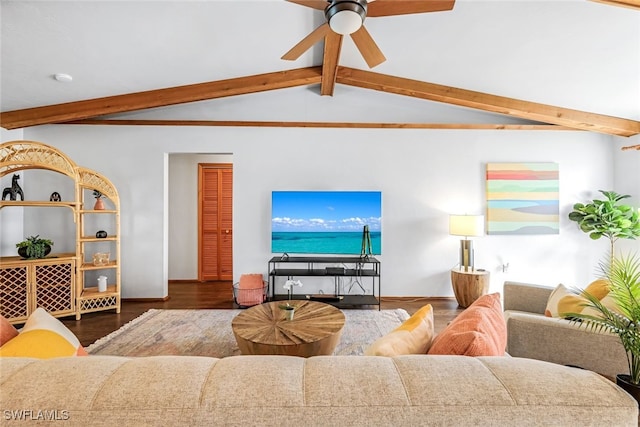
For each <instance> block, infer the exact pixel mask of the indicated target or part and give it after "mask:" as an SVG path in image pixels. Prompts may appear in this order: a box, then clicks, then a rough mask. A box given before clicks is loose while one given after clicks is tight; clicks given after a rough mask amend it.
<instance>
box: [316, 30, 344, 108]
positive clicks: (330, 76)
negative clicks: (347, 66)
mask: <svg viewBox="0 0 640 427" xmlns="http://www.w3.org/2000/svg"><path fill="white" fill-rule="evenodd" d="M341 50H342V36H341V35H340V34H337V33H334V32H333V31H329V33H328V34H327V36H326V37H325V38H324V54H323V60H322V84H321V86H320V95H329V96H333V90H334V89H335V86H336V74H337V73H338V61H339V60H340V51H341Z"/></svg>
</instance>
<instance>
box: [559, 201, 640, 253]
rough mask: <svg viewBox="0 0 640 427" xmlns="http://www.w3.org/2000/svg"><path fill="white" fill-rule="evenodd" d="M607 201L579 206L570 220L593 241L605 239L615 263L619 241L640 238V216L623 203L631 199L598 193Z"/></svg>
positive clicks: (576, 206) (574, 208)
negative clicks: (616, 244)
mask: <svg viewBox="0 0 640 427" xmlns="http://www.w3.org/2000/svg"><path fill="white" fill-rule="evenodd" d="M598 191H599V192H600V193H602V194H603V195H604V196H605V199H604V200H592V201H591V203H587V204H582V203H576V204H575V205H573V211H572V212H571V213H569V219H570V220H571V221H575V222H577V223H578V226H579V227H580V230H582V231H584V232H585V233H588V234H589V237H590V238H591V239H593V240H598V239H599V238H601V237H603V236H604V237H606V238H608V239H609V242H610V250H611V252H610V261H611V262H613V257H614V251H613V246H614V244H615V242H616V240H618V239H635V238H636V237H638V236H640V212H639V211H638V210H637V209H634V208H633V207H631V206H628V205H623V204H620V201H621V200H623V199H626V198H629V197H631V196H629V195H622V194H618V193H616V192H614V191H603V190H598Z"/></svg>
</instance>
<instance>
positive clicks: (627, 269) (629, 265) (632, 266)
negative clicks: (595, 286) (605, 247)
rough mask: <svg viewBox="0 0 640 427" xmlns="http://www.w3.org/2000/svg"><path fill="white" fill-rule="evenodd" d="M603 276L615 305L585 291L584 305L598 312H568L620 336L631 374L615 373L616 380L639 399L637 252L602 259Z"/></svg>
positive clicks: (593, 327) (573, 317)
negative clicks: (607, 261)
mask: <svg viewBox="0 0 640 427" xmlns="http://www.w3.org/2000/svg"><path fill="white" fill-rule="evenodd" d="M600 269H601V270H602V272H603V273H604V274H603V276H604V278H605V279H607V280H608V282H609V294H608V296H610V297H611V299H612V300H613V302H614V303H615V308H614V307H611V306H609V307H608V306H607V305H605V304H603V303H602V302H601V300H600V299H598V298H597V297H596V296H594V295H591V294H589V293H588V292H583V295H584V296H585V298H586V299H587V300H588V302H586V303H585V304H584V305H585V307H589V308H592V309H594V310H595V311H596V312H597V314H595V315H593V314H584V313H566V315H567V316H569V318H570V319H571V320H572V321H573V322H579V323H580V326H581V327H582V326H584V327H586V328H588V329H590V330H594V331H596V332H611V333H613V334H615V335H617V336H618V337H619V338H620V342H621V343H622V346H623V347H624V350H625V351H626V353H627V363H628V366H629V375H627V374H618V375H616V384H618V385H619V386H620V387H622V388H623V389H625V390H626V391H627V392H628V393H629V394H631V395H632V396H633V397H634V398H635V399H636V400H638V401H640V258H639V257H638V255H637V254H635V255H627V256H622V257H616V258H614V259H613V260H612V261H611V262H610V264H609V263H605V262H602V263H600Z"/></svg>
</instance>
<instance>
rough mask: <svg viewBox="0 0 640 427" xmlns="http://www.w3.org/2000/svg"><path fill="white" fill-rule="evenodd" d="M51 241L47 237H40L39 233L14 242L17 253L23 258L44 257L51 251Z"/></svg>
mask: <svg viewBox="0 0 640 427" xmlns="http://www.w3.org/2000/svg"><path fill="white" fill-rule="evenodd" d="M51 246H53V242H52V241H51V240H49V239H41V238H40V235H37V236H30V237H27V238H26V239H25V240H23V241H22V242H20V243H17V244H16V248H18V255H20V256H21V257H22V258H25V259H38V258H44V257H46V256H47V255H49V253H50V252H51Z"/></svg>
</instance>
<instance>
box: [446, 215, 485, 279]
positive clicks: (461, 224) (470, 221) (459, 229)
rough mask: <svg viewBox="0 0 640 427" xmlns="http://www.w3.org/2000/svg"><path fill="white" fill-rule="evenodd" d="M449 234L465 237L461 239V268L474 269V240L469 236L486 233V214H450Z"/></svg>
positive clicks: (465, 269)
mask: <svg viewBox="0 0 640 427" xmlns="http://www.w3.org/2000/svg"><path fill="white" fill-rule="evenodd" d="M449 234H451V235H452V236H464V239H462V240H460V270H462V269H464V271H469V270H471V271H473V242H472V241H471V240H469V239H468V237H469V236H482V235H483V234H484V216H483V215H450V216H449Z"/></svg>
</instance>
